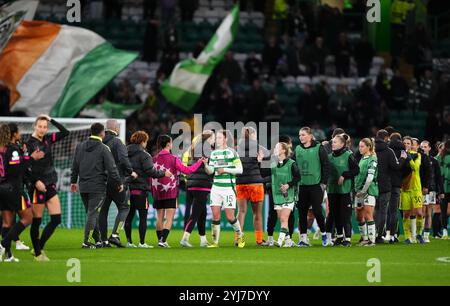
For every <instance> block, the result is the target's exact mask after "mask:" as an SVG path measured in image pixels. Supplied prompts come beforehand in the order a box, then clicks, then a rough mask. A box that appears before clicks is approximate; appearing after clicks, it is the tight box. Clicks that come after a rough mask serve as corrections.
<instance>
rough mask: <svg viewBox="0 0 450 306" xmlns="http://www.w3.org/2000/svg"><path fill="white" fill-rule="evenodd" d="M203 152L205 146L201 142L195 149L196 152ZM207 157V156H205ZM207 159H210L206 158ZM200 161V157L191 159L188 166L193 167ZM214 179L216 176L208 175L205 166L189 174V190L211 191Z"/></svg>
mask: <svg viewBox="0 0 450 306" xmlns="http://www.w3.org/2000/svg"><path fill="white" fill-rule="evenodd" d="M202 151H203V144H202V142H199V143H198V144H197V145H196V146H195V148H194V152H202ZM204 155H205V154H204ZM205 157H209V156H206V155H205ZM199 159H200V157H195V156H193V157H189V159H188V162H187V165H188V166H191V165H193V164H195V163H196V162H197V161H198V160H199ZM213 177H214V175H213V174H211V175H209V174H208V173H206V171H205V165H203V164H202V165H201V166H200V168H198V169H197V171H195V172H193V173H191V174H188V175H187V188H188V189H189V188H206V189H211V188H212V185H213Z"/></svg>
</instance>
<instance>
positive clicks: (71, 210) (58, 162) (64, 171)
mask: <svg viewBox="0 0 450 306" xmlns="http://www.w3.org/2000/svg"><path fill="white" fill-rule="evenodd" d="M35 119H36V118H21V117H0V124H3V123H6V124H7V123H11V122H13V123H16V124H17V125H18V126H19V130H20V132H21V135H22V141H23V142H26V141H27V140H28V139H29V137H30V136H31V134H32V133H33V123H34V121H35ZM55 120H56V121H58V122H59V123H61V124H63V125H64V126H65V127H66V128H67V129H68V130H69V131H70V134H69V136H67V137H66V138H64V139H63V140H61V141H59V142H57V143H55V144H54V145H53V146H52V154H53V160H54V165H55V168H56V172H57V173H58V183H57V190H58V195H59V198H60V201H61V210H62V224H61V226H62V227H65V228H82V227H84V224H85V221H86V213H85V211H84V206H83V203H82V201H81V198H80V195H79V193H71V192H70V175H71V167H72V161H73V157H74V154H75V148H76V146H77V145H78V144H79V143H80V142H82V141H84V140H86V139H87V138H88V137H89V136H90V127H91V125H92V124H93V123H95V122H100V123H103V124H105V123H106V120H107V119H81V118H80V119H58V118H55ZM118 121H119V123H120V128H121V131H120V137H121V138H122V140H123V141H124V142H125V128H126V121H125V120H118ZM56 131H57V129H56V128H55V127H54V126H53V125H52V124H50V125H49V131H48V132H49V133H51V132H56ZM116 215H117V208H116V207H115V205H111V209H110V211H109V216H108V224H109V225H112V224H113V223H114V221H113V220H114V218H115V216H116ZM49 220H50V218H49V216H48V213H47V211H46V212H45V214H44V217H43V219H42V223H43V224H46V223H47V222H48V221H49Z"/></svg>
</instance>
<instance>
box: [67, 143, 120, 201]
mask: <svg viewBox="0 0 450 306" xmlns="http://www.w3.org/2000/svg"><path fill="white" fill-rule="evenodd" d="M78 179H79V182H78V185H79V190H80V193H105V192H106V183H107V181H108V179H109V180H110V181H112V182H114V184H116V185H117V187H119V186H120V185H121V184H122V179H121V177H120V175H119V172H118V170H117V167H116V163H115V162H114V158H113V156H112V154H111V151H110V149H109V148H108V147H107V146H106V145H104V144H103V143H102V142H101V140H100V139H97V138H93V137H90V138H89V139H88V140H86V141H83V142H82V143H80V144H79V145H78V146H77V148H76V150H75V157H74V159H73V164H72V176H71V179H70V182H71V184H76V183H77V181H78Z"/></svg>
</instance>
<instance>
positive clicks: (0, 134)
mask: <svg viewBox="0 0 450 306" xmlns="http://www.w3.org/2000/svg"><path fill="white" fill-rule="evenodd" d="M10 141H11V131H10V130H9V126H8V125H7V124H2V125H0V149H1V148H3V147H5V146H6V145H7V144H8V143H9V142H10Z"/></svg>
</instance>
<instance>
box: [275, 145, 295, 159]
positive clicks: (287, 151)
mask: <svg viewBox="0 0 450 306" xmlns="http://www.w3.org/2000/svg"><path fill="white" fill-rule="evenodd" d="M278 144H279V145H280V146H281V148H282V149H283V150H284V153H285V154H286V157H289V156H291V154H292V149H291V146H289V144H287V143H286V142H279V143H278Z"/></svg>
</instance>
